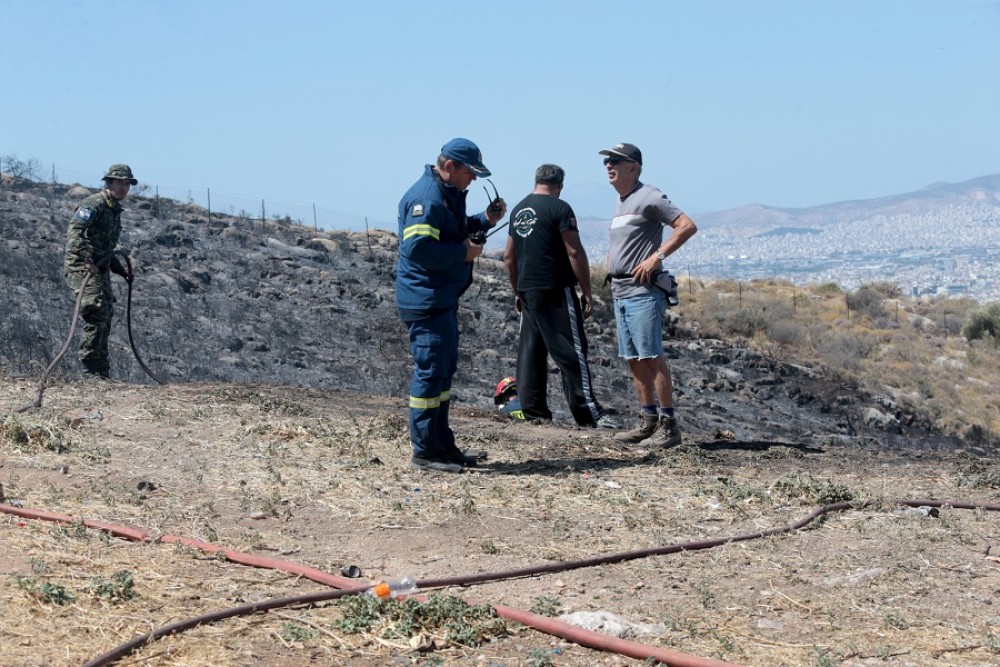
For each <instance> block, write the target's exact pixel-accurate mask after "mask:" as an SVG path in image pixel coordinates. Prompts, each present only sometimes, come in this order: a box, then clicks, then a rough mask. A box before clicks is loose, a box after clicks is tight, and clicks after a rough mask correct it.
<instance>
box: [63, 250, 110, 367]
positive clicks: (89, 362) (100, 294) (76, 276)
mask: <svg viewBox="0 0 1000 667" xmlns="http://www.w3.org/2000/svg"><path fill="white" fill-rule="evenodd" d="M86 276H87V270H86V269H82V270H76V269H68V270H67V271H66V282H67V284H69V286H70V289H72V290H73V296H74V297H77V296H79V293H80V285H82V284H83V279H84V278H85V277H86ZM114 302H115V296H114V293H113V292H112V291H111V273H110V272H109V271H105V272H104V273H99V274H97V275H96V276H93V277H92V278H91V279H90V281H89V282H88V283H87V286H86V288H85V289H84V291H83V300H82V301H80V317H82V318H83V322H84V324H83V336H82V340H81V341H80V363H82V364H83V371H84V373H87V374H89V375H100V376H102V377H108V376H109V374H110V371H111V360H110V359H109V358H108V338H109V337H110V335H111V316H112V315H113V314H114V306H113V304H114Z"/></svg>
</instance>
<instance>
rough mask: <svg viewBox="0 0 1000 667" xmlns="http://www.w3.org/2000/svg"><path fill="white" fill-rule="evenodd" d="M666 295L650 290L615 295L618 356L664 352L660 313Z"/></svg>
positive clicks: (640, 356) (642, 356) (651, 355)
mask: <svg viewBox="0 0 1000 667" xmlns="http://www.w3.org/2000/svg"><path fill="white" fill-rule="evenodd" d="M666 309H667V298H666V295H665V294H664V293H663V292H662V291H660V290H656V292H655V293H653V294H644V295H642V296H633V297H629V298H627V299H615V324H616V325H617V326H618V356H619V357H621V358H622V359H654V358H656V357H658V356H660V355H661V354H663V314H664V312H666Z"/></svg>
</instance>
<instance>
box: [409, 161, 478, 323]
mask: <svg viewBox="0 0 1000 667" xmlns="http://www.w3.org/2000/svg"><path fill="white" fill-rule="evenodd" d="M465 195H466V193H465V192H460V191H459V190H457V189H455V188H454V187H452V186H450V185H447V184H445V183H444V182H442V181H441V179H440V178H438V176H437V174H436V173H435V172H434V169H433V168H432V166H431V165H427V166H426V167H424V174H423V176H421V177H420V180H418V181H417V182H416V183H415V184H414V185H413V187H411V188H410V189H409V190H408V191H407V192H406V194H405V195H403V198H402V199H401V200H400V201H399V262H398V264H397V266H396V306H397V307H398V308H399V313H400V317H401V318H402V319H403V320H404V321H413V320H418V319H422V318H424V317H427V316H428V315H431V314H433V313H434V312H436V311H441V310H447V309H449V308H454V307H455V306H457V305H458V298H459V297H460V296H462V293H463V292H465V290H466V289H468V287H469V285H470V284H472V264H471V263H467V262H466V261H465V255H466V250H465V243H464V241H465V239H467V238H468V237H469V234H470V233H471V232H476V231H480V230H485V229H488V228H489V223H488V222H487V220H486V213H485V212H483V213H480V214H478V215H475V216H468V215H466V213H465Z"/></svg>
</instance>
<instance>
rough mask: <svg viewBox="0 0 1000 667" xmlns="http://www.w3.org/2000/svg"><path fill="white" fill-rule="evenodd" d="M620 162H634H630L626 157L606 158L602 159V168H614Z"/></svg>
mask: <svg viewBox="0 0 1000 667" xmlns="http://www.w3.org/2000/svg"><path fill="white" fill-rule="evenodd" d="M621 162H635V160H630V159H628V158H627V157H606V158H604V166H605V167H607V166H608V165H609V164H610V165H612V166H614V165H616V164H619V163H621Z"/></svg>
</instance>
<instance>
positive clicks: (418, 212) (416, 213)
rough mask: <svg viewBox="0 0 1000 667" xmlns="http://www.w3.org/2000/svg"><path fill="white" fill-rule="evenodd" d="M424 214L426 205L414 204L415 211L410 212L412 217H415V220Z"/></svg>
mask: <svg viewBox="0 0 1000 667" xmlns="http://www.w3.org/2000/svg"><path fill="white" fill-rule="evenodd" d="M423 214H424V205H423V204H414V205H413V210H412V211H411V212H410V215H411V216H413V217H414V218H419V217H420V216H422V215H423Z"/></svg>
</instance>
